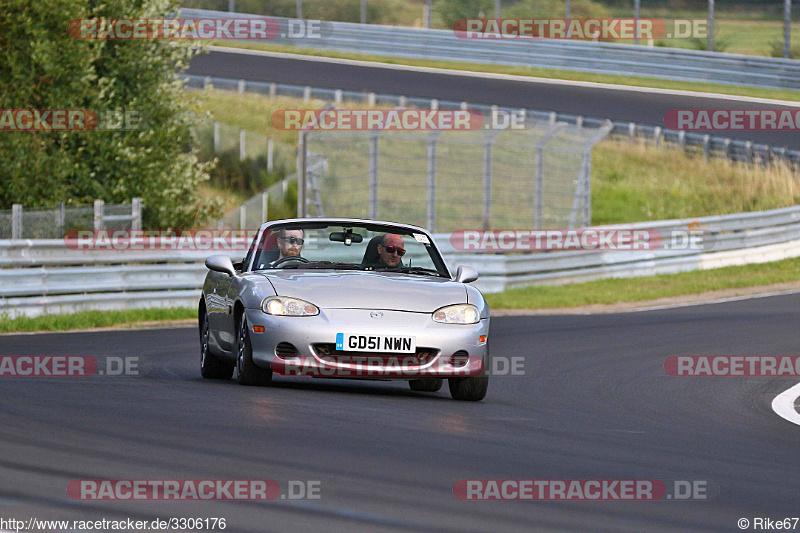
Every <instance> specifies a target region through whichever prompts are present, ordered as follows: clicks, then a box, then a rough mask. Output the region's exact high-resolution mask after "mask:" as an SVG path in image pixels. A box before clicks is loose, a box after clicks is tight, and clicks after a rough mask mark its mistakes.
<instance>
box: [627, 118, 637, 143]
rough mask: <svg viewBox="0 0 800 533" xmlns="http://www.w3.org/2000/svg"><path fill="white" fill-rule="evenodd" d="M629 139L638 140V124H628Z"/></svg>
mask: <svg viewBox="0 0 800 533" xmlns="http://www.w3.org/2000/svg"><path fill="white" fill-rule="evenodd" d="M628 138H629V139H630V140H634V139H635V138H636V123H635V122H630V123H629V124H628Z"/></svg>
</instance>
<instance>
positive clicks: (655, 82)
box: [213, 41, 800, 116]
mask: <svg viewBox="0 0 800 533" xmlns="http://www.w3.org/2000/svg"><path fill="white" fill-rule="evenodd" d="M213 44H215V45H218V46H228V47H237V48H247V49H253V50H266V51H271V52H284V53H290V54H299V55H311V56H320V57H333V58H340V59H356V60H361V61H376V62H381V63H389V64H394V65H413V66H421V67H432V68H443V69H453V70H464V71H468V72H487V73H495V74H509V75H515V76H533V77H538V78H549V79H559V80H570V81H588V82H595V83H610V84H616V85H628V86H634V87H653V88H658V89H673V90H682V91H694V92H710V93H718V94H727V95H733V96H750V97H755V98H770V99H774V100H787V101H792V102H797V101H800V91H793V90H789V89H762V88H758V87H737V86H732V85H719V84H714V83H696V82H686V81H672V80H661V79H657V78H640V77H636V76H612V75H608V74H592V73H588V72H573V71H569V70H557V69H542V68H530V67H510V66H503V65H490V64H484V63H466V62H459V61H433V60H426V59H412V58H398V57H390V56H379V55H371V54H356V53H344V52H334V51H330V50H316V49H313V48H302V47H296V46H282V45H265V44H257V43H243V42H235V41H224V42H215V43H213ZM765 46H768V44H767V43H765ZM531 107H535V105H532V106H531ZM597 115H598V116H602V110H598V112H597Z"/></svg>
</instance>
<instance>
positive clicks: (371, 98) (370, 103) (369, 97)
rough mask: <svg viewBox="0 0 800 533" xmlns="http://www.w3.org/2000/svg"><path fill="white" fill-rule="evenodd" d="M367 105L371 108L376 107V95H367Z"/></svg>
mask: <svg viewBox="0 0 800 533" xmlns="http://www.w3.org/2000/svg"><path fill="white" fill-rule="evenodd" d="M367 105H368V106H370V107H375V93H368V94H367Z"/></svg>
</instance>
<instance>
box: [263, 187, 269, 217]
mask: <svg viewBox="0 0 800 533" xmlns="http://www.w3.org/2000/svg"><path fill="white" fill-rule="evenodd" d="M268 214H269V194H267V193H266V192H262V193H261V222H262V223H263V222H266V221H267V215H268Z"/></svg>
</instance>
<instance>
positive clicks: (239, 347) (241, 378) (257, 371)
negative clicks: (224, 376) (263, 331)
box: [236, 313, 272, 386]
mask: <svg viewBox="0 0 800 533" xmlns="http://www.w3.org/2000/svg"><path fill="white" fill-rule="evenodd" d="M236 379H237V381H238V382H239V384H240V385H257V386H264V385H269V382H270V381H272V370H271V369H268V368H261V367H260V366H258V365H256V364H255V362H254V361H253V346H252V345H251V344H250V331H249V328H248V327H247V316H246V315H245V314H244V313H242V316H241V317H240V318H239V328H238V330H237V334H236Z"/></svg>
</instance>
